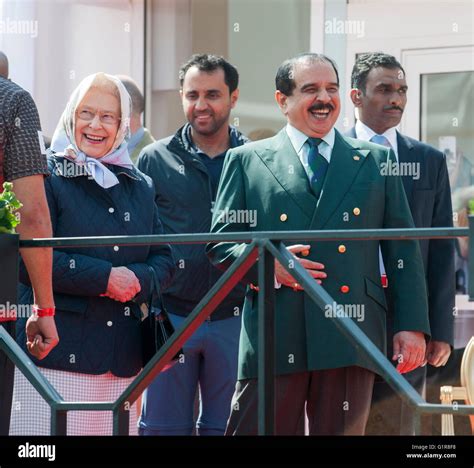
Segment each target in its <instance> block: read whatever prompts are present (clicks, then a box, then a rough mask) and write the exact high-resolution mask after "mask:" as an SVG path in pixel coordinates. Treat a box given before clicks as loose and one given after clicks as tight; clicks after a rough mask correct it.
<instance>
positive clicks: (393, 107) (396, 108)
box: [384, 106, 403, 112]
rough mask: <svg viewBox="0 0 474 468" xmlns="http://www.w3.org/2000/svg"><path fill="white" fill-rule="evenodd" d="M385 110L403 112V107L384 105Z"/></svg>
mask: <svg viewBox="0 0 474 468" xmlns="http://www.w3.org/2000/svg"><path fill="white" fill-rule="evenodd" d="M384 110H386V111H389V110H399V111H400V112H403V109H402V108H401V107H399V106H387V107H384Z"/></svg>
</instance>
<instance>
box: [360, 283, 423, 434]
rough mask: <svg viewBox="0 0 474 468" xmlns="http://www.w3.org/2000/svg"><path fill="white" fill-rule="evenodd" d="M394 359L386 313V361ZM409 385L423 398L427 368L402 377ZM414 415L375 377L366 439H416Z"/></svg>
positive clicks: (390, 318)
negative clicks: (374, 437) (404, 436)
mask: <svg viewBox="0 0 474 468" xmlns="http://www.w3.org/2000/svg"><path fill="white" fill-rule="evenodd" d="M385 294H386V298H387V304H391V301H390V299H391V298H390V289H389V288H388V289H385ZM392 356H393V311H390V310H389V311H388V313H387V357H388V360H389V361H391V362H392V364H393V363H394V365H396V361H392ZM403 376H404V377H405V379H406V380H407V381H408V382H409V383H410V385H411V386H412V387H413V388H414V389H415V390H416V391H417V392H418V393H419V394H420V395H423V393H424V390H425V385H426V367H419V368H418V369H415V370H414V371H412V372H408V373H407V374H403ZM414 416H415V412H414V411H413V410H412V409H411V408H410V407H409V406H408V405H407V404H406V403H404V402H403V400H402V399H401V398H400V397H399V396H398V394H397V393H396V392H395V391H394V390H392V388H391V387H390V386H389V385H388V384H387V383H386V382H385V381H384V380H383V379H382V378H381V377H378V376H377V377H376V378H375V383H374V392H373V397H372V406H371V409H370V415H369V420H368V422H367V428H366V434H367V435H414V434H415V419H414Z"/></svg>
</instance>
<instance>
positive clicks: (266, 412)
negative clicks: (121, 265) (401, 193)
mask: <svg viewBox="0 0 474 468" xmlns="http://www.w3.org/2000/svg"><path fill="white" fill-rule="evenodd" d="M469 221H470V225H469V228H417V229H366V230H324V231H291V232H285V231H275V232H273V231H272V232H245V233H221V234H209V233H205V234H176V235H149V236H113V237H110V236H109V237H83V238H55V239H32V240H24V241H21V242H20V247H22V248H23V247H62V248H67V247H92V246H111V245H127V246H133V245H159V244H168V243H169V244H182V243H184V244H204V243H205V244H207V243H209V242H213V243H214V242H239V243H247V244H248V245H247V247H246V248H245V250H244V252H243V253H242V255H241V256H240V257H239V258H238V259H237V260H236V261H235V262H234V263H233V264H232V265H231V266H230V268H229V269H228V270H227V271H226V272H225V273H224V274H223V275H222V276H221V278H220V279H219V281H217V283H215V285H214V286H213V287H212V288H211V290H210V291H209V292H208V293H207V294H206V295H205V296H204V297H203V298H202V300H201V301H200V302H199V304H198V305H197V306H196V308H195V309H194V310H193V311H192V312H191V314H190V315H189V316H188V317H187V318H186V320H185V321H184V323H183V324H182V326H181V328H179V329H177V330H176V331H175V333H174V334H173V335H172V337H171V338H170V340H169V341H168V342H167V343H166V344H165V346H163V347H162V348H161V349H160V350H159V351H158V352H157V353H156V355H155V356H154V357H153V358H152V359H151V360H150V361H149V362H148V364H147V365H146V366H145V367H144V368H143V370H142V371H141V372H140V373H139V374H138V375H137V376H136V378H135V379H134V380H133V381H132V382H131V383H130V385H129V386H128V387H127V388H126V389H125V391H124V392H123V393H122V394H121V395H120V397H119V398H118V399H117V400H116V401H114V402H100V403H97V402H66V401H64V400H63V398H62V397H61V395H59V394H58V392H57V391H56V390H55V389H54V388H53V387H52V386H51V384H50V383H49V382H48V381H47V380H46V379H45V377H44V376H43V375H42V374H41V372H40V371H39V370H38V368H37V367H36V366H35V365H34V364H33V362H32V361H31V359H30V358H29V357H28V355H27V354H26V353H25V352H24V351H23V350H22V349H21V348H20V347H19V346H18V345H17V343H16V342H15V341H14V340H13V339H12V338H11V337H10V336H9V335H8V333H7V332H6V330H4V329H3V327H0V349H2V350H3V351H4V352H6V354H7V355H8V357H9V358H10V359H11V360H12V361H13V362H14V363H15V365H16V366H17V367H18V368H19V370H20V371H21V372H22V373H23V374H24V375H25V377H26V378H27V379H28V380H29V381H30V383H31V384H32V385H33V386H34V388H35V389H36V390H37V391H38V392H39V393H40V395H41V397H42V398H43V399H44V400H45V401H46V403H48V404H49V406H50V407H51V434H52V435H66V428H67V412H68V411H72V410H81V411H98V410H100V411H112V413H113V434H114V435H126V434H128V431H129V409H130V407H131V405H132V404H133V403H134V402H135V401H136V400H137V399H138V397H139V396H140V394H141V393H142V392H143V391H144V390H145V388H146V387H147V386H148V385H149V384H150V383H151V381H152V380H153V379H154V378H155V377H156V376H157V375H158V374H159V372H160V371H161V370H162V369H163V368H164V367H165V365H166V364H167V363H168V362H169V361H170V360H171V359H172V357H173V356H174V355H175V354H176V353H177V352H178V351H179V350H180V349H181V347H182V346H183V344H184V343H185V342H186V340H187V339H188V338H189V337H190V336H191V335H192V334H193V333H194V332H195V331H196V329H197V328H198V327H199V326H200V325H201V324H202V323H203V322H204V321H205V320H206V318H207V317H208V316H209V315H210V314H212V312H213V311H214V310H215V308H216V307H217V306H218V305H219V304H220V303H221V302H222V300H223V299H224V298H225V296H226V295H227V294H228V293H229V292H230V291H231V290H232V288H233V287H234V286H235V285H236V284H237V283H238V282H239V281H240V280H241V279H242V278H243V277H244V276H245V274H246V273H247V272H248V270H249V269H250V268H251V267H252V266H253V265H254V264H255V263H256V262H257V260H258V285H259V293H258V311H259V317H258V401H259V406H258V421H259V422H258V432H259V434H266V435H270V434H274V433H275V421H274V414H275V391H274V386H275V378H274V377H275V322H274V305H275V289H274V260H275V259H277V260H278V261H279V262H280V263H281V264H282V266H284V268H286V269H287V270H288V271H289V272H290V273H291V275H292V276H293V277H294V278H295V279H296V281H298V282H299V283H300V284H301V286H302V287H303V288H304V293H305V294H308V296H309V297H310V298H311V299H312V300H313V301H314V302H315V303H316V304H317V305H318V306H319V307H320V308H321V309H322V310H324V307H325V305H326V304H333V303H335V301H334V300H333V298H332V297H331V296H330V295H329V294H328V293H327V292H326V291H325V290H324V288H323V287H322V286H321V285H319V284H318V283H317V282H316V281H314V279H313V278H312V277H311V276H310V275H309V273H308V272H307V271H306V270H305V269H304V268H303V267H302V266H301V265H300V264H299V262H291V260H292V259H293V256H292V254H290V253H289V252H288V250H287V249H286V248H285V246H284V244H283V241H300V242H302V241H335V240H376V239H377V240H389V239H397V240H403V239H437V238H456V237H469V239H470V243H469V261H470V262H469V264H470V269H474V244H473V242H474V223H473V220H472V219H471V217H470V220H469ZM290 262H291V263H290ZM292 263H293V266H292V268H291V269H290V268H289V265H290V264H292ZM290 270H291V271H290ZM470 273H471V274H470V275H469V294H470V298H471V299H472V294H473V293H474V273H473V272H471V271H470ZM333 320H334V323H335V324H336V325H337V327H338V328H339V330H340V331H341V332H342V333H343V334H344V336H345V337H346V338H347V339H348V340H349V342H350V343H351V344H353V345H355V346H357V347H358V349H359V350H360V351H361V352H362V353H363V354H365V355H366V356H367V357H368V359H369V360H370V361H371V362H372V364H373V365H374V367H375V368H376V369H377V371H378V373H379V374H380V375H381V376H382V377H383V378H384V380H386V381H387V383H388V384H389V385H390V386H391V387H392V388H393V389H394V390H395V391H396V392H398V393H399V394H400V396H401V397H402V398H403V400H404V401H405V402H406V403H407V404H408V405H409V406H410V407H412V408H413V409H414V411H415V433H416V434H419V433H420V432H421V414H422V413H431V414H442V413H444V414H451V413H452V414H457V415H474V405H456V406H450V405H440V404H430V403H426V402H425V401H424V400H423V398H422V397H421V396H420V395H419V394H418V393H417V392H416V390H415V389H414V388H413V387H412V386H411V385H410V384H409V383H408V382H407V381H406V380H405V378H403V377H402V376H401V375H400V374H399V373H398V372H397V371H396V369H395V367H394V366H393V365H392V364H391V363H390V361H389V360H388V359H387V358H386V357H385V355H384V354H382V352H381V351H380V350H379V349H378V348H377V347H376V346H375V345H374V344H373V343H372V342H371V341H370V340H369V338H368V337H367V336H366V335H365V334H364V333H363V332H362V330H361V329H360V328H359V327H358V326H357V325H356V324H355V323H354V322H353V321H352V320H347V319H345V318H343V317H334V318H333Z"/></svg>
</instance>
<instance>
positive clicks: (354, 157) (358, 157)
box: [352, 154, 360, 161]
mask: <svg viewBox="0 0 474 468" xmlns="http://www.w3.org/2000/svg"><path fill="white" fill-rule="evenodd" d="M352 159H353V160H354V161H359V160H360V156H357V154H356V155H355V156H352Z"/></svg>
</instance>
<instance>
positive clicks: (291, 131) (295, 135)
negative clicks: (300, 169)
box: [286, 123, 336, 154]
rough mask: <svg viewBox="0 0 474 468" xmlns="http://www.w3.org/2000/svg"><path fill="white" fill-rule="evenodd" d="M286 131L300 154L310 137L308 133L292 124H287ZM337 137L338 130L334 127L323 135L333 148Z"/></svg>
mask: <svg viewBox="0 0 474 468" xmlns="http://www.w3.org/2000/svg"><path fill="white" fill-rule="evenodd" d="M286 133H287V135H288V138H289V139H290V141H291V144H292V145H293V148H294V149H295V151H296V153H297V154H300V152H301V149H302V148H303V145H304V144H305V143H306V140H307V139H308V138H309V137H308V135H305V134H304V133H303V132H302V131H300V130H298V129H297V128H295V127H293V125H291V124H289V123H288V124H286ZM335 138H336V132H335V131H334V127H333V128H331V130H329V132H328V133H327V134H326V135H324V136H323V137H322V140H323V142H324V143H326V145H328V146H329V147H330V148H331V151H332V149H333V148H334V140H335Z"/></svg>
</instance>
